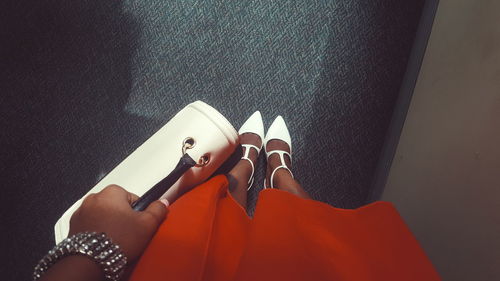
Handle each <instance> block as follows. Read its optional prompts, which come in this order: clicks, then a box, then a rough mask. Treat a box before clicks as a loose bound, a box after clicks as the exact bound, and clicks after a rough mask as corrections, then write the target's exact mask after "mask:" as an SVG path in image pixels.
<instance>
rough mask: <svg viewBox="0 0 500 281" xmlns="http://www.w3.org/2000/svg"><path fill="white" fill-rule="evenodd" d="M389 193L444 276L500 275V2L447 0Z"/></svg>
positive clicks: (437, 20) (477, 278) (432, 39)
mask: <svg viewBox="0 0 500 281" xmlns="http://www.w3.org/2000/svg"><path fill="white" fill-rule="evenodd" d="M383 200H388V201H392V202H393V203H394V204H395V205H396V206H397V208H398V209H399V211H400V212H401V215H402V216H403V217H404V219H405V220H406V222H407V223H408V225H409V227H410V228H411V230H412V231H413V232H414V234H415V236H416V237H417V239H418V240H419V241H420V242H421V244H422V246H423V247H424V249H425V251H426V252H427V254H428V255H429V257H430V258H431V260H432V262H433V263H434V264H435V266H436V268H437V270H438V271H439V273H440V274H441V275H442V277H443V279H444V280H454V281H460V280H464V281H465V280H473V281H481V280H500V1H465V0H460V1H457V0H455V1H452V0H448V1H444V0H443V1H440V5H439V8H438V11H437V15H436V18H435V21H434V26H433V30H432V34H431V37H430V40H429V45H428V48H427V51H426V55H425V58H424V61H423V65H422V68H421V72H420V75H419V78H418V81H417V85H416V88H415V92H414V96H413V99H412V102H411V105H410V109H409V112H408V116H407V120H406V123H405V126H404V128H403V132H402V135H401V139H400V142H399V145H398V148H397V151H396V155H395V158H394V161H393V164H392V167H391V171H390V174H389V178H388V181H387V184H386V187H385V191H384V194H383Z"/></svg>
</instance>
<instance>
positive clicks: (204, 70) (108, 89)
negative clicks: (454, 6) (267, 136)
mask: <svg viewBox="0 0 500 281" xmlns="http://www.w3.org/2000/svg"><path fill="white" fill-rule="evenodd" d="M423 2H424V1H422V0H421V1H402V2H401V1H396V0H391V1H385V0H376V1H361V0H355V1H318V0H313V1H187V0H168V1H157V0H147V1H132V0H130V1H109V0H99V1H97V0H82V1H62V0H47V1H44V0H40V1H35V0H17V1H10V0H7V1H3V2H2V3H1V4H0V39H1V44H0V110H1V111H0V125H1V128H2V134H1V136H0V145H1V150H0V157H1V163H0V175H1V177H2V181H1V185H2V187H1V188H2V198H3V201H4V203H3V204H2V206H1V207H0V208H1V209H0V212H1V218H2V229H3V230H4V231H3V233H2V239H1V241H2V242H1V243H2V249H3V253H2V261H1V262H2V266H1V269H0V276H2V278H3V280H22V279H24V280H25V279H27V278H29V277H30V274H31V272H32V266H33V265H34V264H35V263H36V262H37V260H38V259H39V258H40V257H41V256H42V255H43V254H44V253H45V252H46V251H47V250H48V249H49V248H50V247H51V245H52V244H53V230H52V229H53V225H54V223H55V222H56V220H57V219H58V218H59V217H60V216H61V214H62V213H63V212H64V210H66V209H67V208H68V207H69V206H70V205H71V204H72V203H73V202H74V201H75V200H77V199H78V198H80V197H81V196H82V195H83V194H84V193H85V192H86V191H87V190H88V189H89V188H90V187H92V186H93V185H94V184H95V183H96V182H97V181H98V180H99V179H100V178H101V177H102V176H103V175H104V174H106V173H107V172H109V171H110V170H111V169H112V168H113V167H115V166H116V165H117V164H118V163H119V162H120V161H121V160H123V159H124V158H125V157H126V156H127V155H128V154H129V153H131V152H132V151H133V150H134V149H135V148H136V147H137V146H139V145H140V144H141V143H142V142H143V141H144V140H146V139H147V138H148V137H149V136H151V135H152V134H153V133H154V132H155V131H156V130H158V129H159V128H160V127H161V126H162V125H163V124H164V123H165V122H167V121H168V120H169V118H171V117H172V116H173V115H174V114H175V113H176V112H177V111H178V110H179V109H181V108H182V107H183V106H185V105H186V104H188V103H190V102H192V101H195V100H198V99H199V100H203V101H205V102H207V103H209V104H210V105H212V106H214V107H215V108H217V109H218V110H220V111H221V112H222V113H223V114H224V115H225V116H226V117H227V118H228V119H229V120H230V121H231V122H232V123H233V125H234V126H235V127H236V128H238V127H239V126H240V125H241V124H242V123H243V122H244V121H245V119H246V118H247V117H248V116H249V115H250V114H251V113H252V112H254V111H255V110H260V111H261V112H262V114H263V116H264V119H265V126H266V128H267V127H268V126H269V125H270V123H271V121H272V120H273V119H274V117H275V116H276V115H278V114H281V115H282V116H283V117H284V118H285V120H286V122H287V124H288V126H289V129H290V132H291V134H292V139H293V147H294V152H293V156H294V159H293V161H294V168H293V171H294V174H295V176H296V178H297V179H298V180H299V181H300V182H301V183H302V185H303V186H304V188H305V189H306V190H307V191H308V192H309V193H310V194H311V196H312V197H313V198H315V199H317V200H320V201H323V202H327V203H329V204H332V205H334V206H337V207H343V208H355V207H359V206H361V205H363V204H365V202H366V199H367V196H368V194H369V192H370V183H371V180H372V177H373V172H374V169H375V166H376V163H377V159H378V156H379V153H380V150H381V148H382V145H383V141H384V136H385V134H386V130H387V127H388V125H389V121H390V117H391V113H392V109H393V106H394V103H395V100H396V98H397V95H398V90H399V87H400V85H401V81H402V78H403V75H404V71H405V67H406V62H407V59H408V56H409V53H410V50H411V46H412V42H413V38H414V35H415V31H416V28H417V25H418V21H419V17H420V13H421V10H422V7H423ZM260 161H261V164H262V165H261V169H259V170H258V171H257V177H256V186H255V188H254V189H252V191H251V194H250V200H249V208H250V213H252V209H253V206H254V204H255V200H256V198H257V193H258V191H259V190H260V189H261V188H262V181H263V174H264V169H263V167H264V165H263V164H264V157H261V159H260ZM5 230H7V231H5Z"/></svg>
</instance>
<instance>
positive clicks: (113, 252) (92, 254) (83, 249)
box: [33, 232, 127, 281]
mask: <svg viewBox="0 0 500 281" xmlns="http://www.w3.org/2000/svg"><path fill="white" fill-rule="evenodd" d="M69 255H84V256H87V257H89V258H91V259H92V260H94V261H95V262H96V263H97V264H99V265H100V266H101V268H102V270H103V272H104V276H105V277H106V279H108V280H112V281H118V280H119V279H120V278H121V276H122V274H123V272H124V270H125V265H126V264H127V257H125V255H124V254H123V253H122V251H121V250H120V247H119V246H118V245H116V244H113V243H112V241H111V239H110V238H108V237H107V236H106V234H104V233H96V232H82V233H78V234H75V235H73V236H70V237H68V238H66V239H64V240H63V241H61V243H59V244H57V245H56V246H55V247H54V248H53V249H52V250H50V251H49V253H48V254H47V255H45V256H44V257H43V258H42V259H41V260H40V262H39V263H38V264H37V266H36V267H35V272H34V273H33V280H38V279H40V277H42V275H43V274H44V273H45V272H47V270H48V269H49V268H50V267H51V266H52V265H54V264H55V263H56V262H57V261H58V260H60V259H62V258H63V257H66V256H69Z"/></svg>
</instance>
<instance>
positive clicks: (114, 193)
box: [97, 184, 129, 200]
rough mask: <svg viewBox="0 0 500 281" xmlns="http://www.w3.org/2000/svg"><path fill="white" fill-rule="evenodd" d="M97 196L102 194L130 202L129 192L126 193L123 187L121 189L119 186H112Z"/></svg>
mask: <svg viewBox="0 0 500 281" xmlns="http://www.w3.org/2000/svg"><path fill="white" fill-rule="evenodd" d="M97 194H100V195H103V196H110V197H114V198H123V199H127V200H128V194H129V192H128V191H126V190H125V189H124V188H123V187H121V186H119V185H116V184H112V185H108V186H106V187H105V188H104V189H103V190H101V191H100V192H99V193H97Z"/></svg>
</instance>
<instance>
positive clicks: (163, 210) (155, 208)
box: [143, 200, 168, 224]
mask: <svg viewBox="0 0 500 281" xmlns="http://www.w3.org/2000/svg"><path fill="white" fill-rule="evenodd" d="M165 201H166V200H165ZM167 204H168V203H162V201H160V200H157V201H154V202H153V203H151V204H149V206H148V207H147V208H146V210H144V211H143V212H145V213H148V214H150V215H151V216H152V217H153V218H154V219H155V220H156V222H157V224H160V223H161V222H163V220H164V219H165V216H166V215H167Z"/></svg>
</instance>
